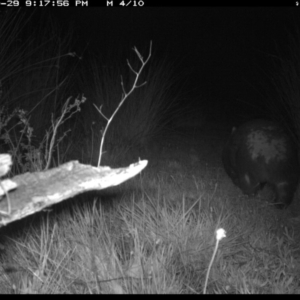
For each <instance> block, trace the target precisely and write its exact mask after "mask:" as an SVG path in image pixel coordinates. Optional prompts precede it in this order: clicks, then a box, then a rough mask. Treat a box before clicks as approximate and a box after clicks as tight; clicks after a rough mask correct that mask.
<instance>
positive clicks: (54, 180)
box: [0, 154, 148, 227]
mask: <svg viewBox="0 0 300 300" xmlns="http://www.w3.org/2000/svg"><path fill="white" fill-rule="evenodd" d="M4 155H6V157H5V159H4V161H5V162H6V163H8V164H9V163H10V161H9V160H8V159H7V154H4ZM0 156H1V155H0ZM147 163H148V161H147V160H143V161H139V162H137V163H135V164H131V165H130V166H128V167H125V168H119V169H111V168H110V167H99V168H96V167H93V166H90V165H83V164H80V163H79V162H78V161H71V162H68V163H65V164H63V165H61V166H59V167H57V168H53V169H50V170H47V171H44V172H36V173H25V174H22V175H18V176H15V177H13V178H10V179H4V180H2V181H1V184H0V191H1V192H0V196H1V195H2V199H0V227H1V226H4V225H7V224H8V223H11V222H14V221H16V220H19V219H22V218H24V217H26V216H28V215H31V214H34V213H36V212H38V211H41V210H43V209H45V208H46V207H49V206H51V205H53V204H55V203H58V202H61V201H63V200H65V199H68V198H71V197H74V196H75V195H77V194H80V193H83V192H86V191H90V190H102V189H105V188H108V187H110V186H116V185H118V184H121V183H122V182H124V181H126V180H128V179H130V178H132V177H134V176H135V175H137V174H138V173H140V172H141V171H142V170H143V169H144V168H145V167H146V166H147ZM1 170H3V172H2V173H1ZM5 170H9V169H7V168H6V169H5V167H3V164H1V158H0V176H3V175H4V174H3V173H4V172H5ZM7 172H8V171H7Z"/></svg>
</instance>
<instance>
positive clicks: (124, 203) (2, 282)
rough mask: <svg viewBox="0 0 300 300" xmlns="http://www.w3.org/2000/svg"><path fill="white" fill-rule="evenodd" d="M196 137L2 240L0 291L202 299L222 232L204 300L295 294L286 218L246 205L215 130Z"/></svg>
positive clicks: (177, 141)
mask: <svg viewBox="0 0 300 300" xmlns="http://www.w3.org/2000/svg"><path fill="white" fill-rule="evenodd" d="M213 127H215V128H213ZM188 131H189V132H191V130H190V129H189V130H188ZM198 131H200V132H199V133H198V135H197V138H196V137H195V136H194V135H193V134H189V136H188V135H187V131H182V135H181V136H177V137H176V138H175V137H172V136H170V135H169V138H165V139H163V140H164V142H162V141H161V140H160V141H158V142H159V147H158V146H157V147H154V146H153V149H154V150H153V151H152V156H151V155H150V154H149V160H150V166H149V168H147V169H146V170H145V171H144V172H143V173H142V174H141V175H139V176H137V177H136V178H135V179H132V180H131V181H129V182H127V183H125V184H123V185H121V186H120V187H118V188H114V189H108V190H107V191H105V192H104V193H101V194H98V195H93V194H88V195H83V196H81V197H79V198H78V199H75V200H74V201H73V204H72V206H71V205H70V206H67V207H62V208H61V209H59V210H56V211H53V212H50V213H44V214H43V215H42V216H40V217H39V218H38V219H39V220H38V221H36V222H35V225H32V226H27V227H25V229H23V230H22V231H21V232H20V233H19V234H15V235H13V237H10V236H9V234H7V235H6V234H5V236H6V237H4V236H3V239H2V244H1V245H2V247H1V261H2V264H1V268H2V270H1V272H0V274H1V277H0V292H1V293H191V294H193V293H202V292H203V288H204V282H205V276H206V272H207V268H208V265H209V262H210V259H211V256H212V253H213V249H214V246H215V242H216V240H215V231H216V229H218V228H220V227H222V228H224V229H225V230H226V232H227V237H226V238H224V239H223V240H221V241H220V245H219V249H218V251H217V255H216V257H215V260H214V262H213V265H212V269H211V273H210V276H209V280H208V286H207V292H208V293H233V294H239V293H243V294H244V293H246V294H248V293H298V292H299V286H298V282H299V268H300V260H299V258H300V257H299V246H298V245H299V242H298V241H299V236H297V231H296V230H295V224H294V223H293V222H291V220H292V219H291V212H285V213H283V212H279V211H278V210H276V209H274V208H272V207H271V204H270V203H268V202H267V201H265V200H264V199H248V198H246V197H244V196H243V195H242V193H241V192H240V191H239V190H238V189H237V188H235V187H234V186H233V184H232V183H231V182H230V180H229V179H228V178H227V176H226V175H225V173H224V171H223V169H222V166H221V164H220V161H219V152H220V149H221V146H222V137H221V136H222V135H220V133H221V131H219V134H217V132H218V131H217V130H216V125H213V126H209V129H208V130H205V131H204V130H203V129H202V130H199V129H198ZM214 132H215V134H214ZM207 136H209V137H210V139H207ZM223 136H224V135H223ZM205 138H206V143H204V142H203V140H204V139H205ZM183 140H185V141H186V143H185V144H184V143H182V141H183ZM212 148H213V149H215V151H214V152H212V151H211V149H212ZM205 150H206V151H205ZM261 198H262V197H261ZM70 202H72V200H70ZM293 220H294V221H295V220H296V219H295V218H294V219H293ZM29 224H30V222H29ZM37 224H38V225H37ZM9 231H10V230H9V228H7V229H6V233H7V232H9Z"/></svg>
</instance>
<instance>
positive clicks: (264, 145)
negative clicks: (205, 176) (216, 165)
mask: <svg viewBox="0 0 300 300" xmlns="http://www.w3.org/2000/svg"><path fill="white" fill-rule="evenodd" d="M222 161H223V165H224V168H225V171H226V173H227V174H228V176H229V177H230V178H231V179H232V181H233V183H234V184H235V185H236V186H238V187H239V188H240V189H241V190H242V191H243V192H244V194H246V195H256V193H257V192H258V190H259V189H261V188H263V186H264V185H265V184H268V185H269V186H270V187H271V188H272V189H273V190H274V192H275V195H276V198H275V200H274V201H275V205H276V207H277V208H285V207H287V206H288V205H290V204H291V202H292V200H293V196H294V193H295V191H296V189H297V185H298V181H299V177H300V166H299V161H298V153H297V147H296V145H295V143H294V142H293V140H292V139H291V137H290V136H289V135H288V134H287V133H286V132H285V131H284V130H283V129H282V127H280V126H279V125H278V124H276V123H274V122H271V121H267V120H253V121H250V122H247V123H245V124H243V125H242V126H240V127H239V128H238V129H233V131H232V134H231V136H230V138H229V140H228V142H227V143H226V145H225V147H224V149H223V153H222Z"/></svg>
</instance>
